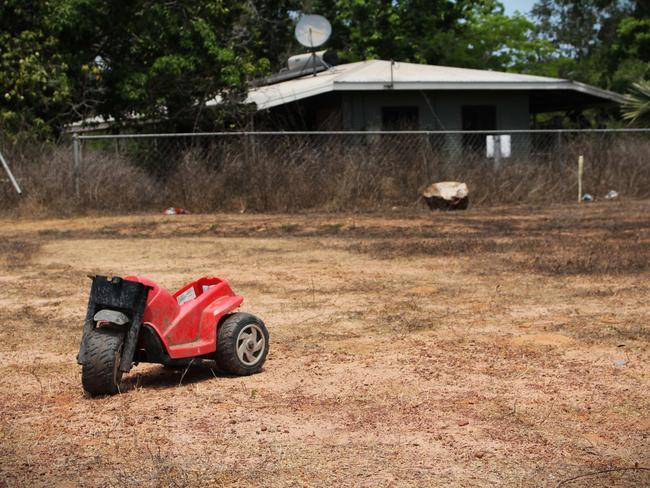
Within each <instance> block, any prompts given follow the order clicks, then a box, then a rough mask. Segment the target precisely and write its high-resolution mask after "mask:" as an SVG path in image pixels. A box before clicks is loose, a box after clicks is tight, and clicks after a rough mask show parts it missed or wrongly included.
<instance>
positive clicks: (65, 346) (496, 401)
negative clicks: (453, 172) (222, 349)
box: [0, 202, 650, 488]
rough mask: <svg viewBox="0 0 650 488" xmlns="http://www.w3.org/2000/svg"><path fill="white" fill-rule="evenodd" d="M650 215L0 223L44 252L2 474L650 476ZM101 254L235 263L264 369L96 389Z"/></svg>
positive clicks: (148, 369)
mask: <svg viewBox="0 0 650 488" xmlns="http://www.w3.org/2000/svg"><path fill="white" fill-rule="evenodd" d="M649 214H650V203H649V202H636V203H629V202H628V203H619V204H594V205H582V206H577V205H572V206H567V207H554V208H547V209H531V208H524V207H518V208H509V209H505V208H501V209H488V210H476V209H474V210H470V211H468V212H465V213H462V214H433V215H431V214H430V213H428V212H424V211H422V212H395V213H393V214H392V215H391V216H385V215H380V214H342V215H333V214H329V215H323V214H311V215H263V214H256V215H239V214H237V215H223V214H217V215H190V216H177V217H165V216H162V215H159V214H155V215H135V216H122V217H110V216H105V217H91V218H89V217H78V218H71V219H68V220H61V219H56V220H45V219H40V220H30V219H25V218H22V219H4V220H2V222H0V223H1V225H0V242H1V243H3V244H2V245H3V246H4V247H3V256H4V255H5V251H6V253H7V254H11V255H14V256H19V255H20V256H23V254H20V253H22V246H20V244H19V243H20V242H23V243H27V244H28V245H31V246H33V247H32V248H31V249H32V251H31V254H30V255H27V254H24V256H25V258H24V259H23V258H22V257H20V258H19V259H21V260H22V261H24V263H25V264H24V266H21V267H10V266H9V264H10V262H11V261H12V259H9V260H3V261H2V262H1V263H0V271H1V272H0V289H1V290H2V293H1V294H0V323H2V327H0V374H2V378H3V381H2V383H1V384H0V480H1V481H0V486H7V487H13V486H81V487H97V486H99V487H116V486H142V487H160V486H178V487H181V486H224V487H234V486H243V485H248V486H264V487H270V488H274V487H285V486H310V487H312V486H313V487H329V486H334V485H336V486H341V487H355V488H356V487H363V486H366V487H371V486H372V487H392V486H404V487H406V486H413V487H416V486H417V487H420V486H440V485H444V486H462V487H465V486H495V485H496V486H521V487H539V486H548V487H556V486H558V485H560V484H561V483H563V484H562V485H561V486H564V487H571V488H575V487H582V486H584V487H586V486H608V487H609V486H613V487H628V486H645V485H648V483H650V472H648V471H647V469H642V468H648V467H650V466H649V464H650V462H649V460H650V438H648V435H647V432H648V431H650V423H648V416H647V412H648V410H649V409H650V399H649V398H648V395H647V391H648V389H649V388H650V371H649V369H648V361H649V360H650V350H649V349H648V341H649V340H650V328H649V327H648V324H647V317H648V315H649V313H650V309H649V307H648V304H647V296H648V293H649V292H650V285H649V283H650V270H649V269H648V267H647V264H644V263H643V261H642V260H640V258H646V261H647V258H648V255H649V252H648V244H649V243H650V222H649V221H648V215H649ZM5 243H8V244H5ZM482 243H484V244H482ZM601 248H602V250H601ZM616 253H618V255H619V257H616V256H615V254H616ZM635 255H638V256H640V258H639V259H637V258H635V257H634V256H635ZM576 256H584V258H585V261H584V262H579V263H578V264H577V265H575V267H573V266H574V265H573V264H572V263H573V261H572V260H573V259H574V258H575V257H576ZM3 259H4V258H3ZM535 259H539V260H538V261H535ZM540 260H541V261H540ZM569 261H571V262H569ZM93 272H102V273H106V274H112V273H115V274H121V275H124V274H127V273H137V274H143V275H146V276H149V277H151V278H152V279H154V280H156V281H159V282H160V283H162V284H164V285H166V286H168V287H169V288H174V287H177V286H180V285H182V284H183V283H184V282H186V281H188V280H190V279H193V278H195V277H197V276H200V275H203V274H208V273H214V274H217V275H222V276H224V277H227V278H229V279H230V281H231V284H232V285H233V287H234V288H235V290H237V291H238V292H241V293H242V294H243V295H244V296H245V297H246V302H245V310H247V311H250V312H253V313H255V314H257V315H259V316H260V317H262V318H263V319H264V320H265V322H266V323H267V324H268V326H269V328H270V331H271V353H270V356H269V360H268V362H267V365H266V367H265V370H264V371H263V372H262V373H261V374H259V375H254V376H251V377H245V378H233V377H228V376H224V375H222V374H221V373H219V372H218V371H215V370H213V368H211V366H210V364H209V363H208V362H203V363H197V364H195V365H193V366H192V367H191V368H190V369H189V370H188V371H187V372H183V371H178V372H172V371H168V370H164V369H163V368H160V367H158V366H149V365H139V366H138V367H137V368H135V369H134V371H133V372H132V373H130V374H129V375H127V377H126V380H125V383H124V387H125V388H124V390H123V393H122V394H121V395H117V396H114V397H109V398H99V399H88V398H86V397H84V395H83V394H82V392H81V387H80V381H79V367H78V366H77V365H76V364H75V359H74V358H75V354H76V352H77V348H78V340H79V333H80V330H81V322H82V320H83V315H84V313H85V307H86V299H87V296H86V294H87V292H88V286H89V280H88V279H87V278H86V277H85V275H86V274H87V273H93ZM44 460H47V462H44Z"/></svg>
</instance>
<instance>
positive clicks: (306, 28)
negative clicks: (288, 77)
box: [295, 15, 332, 76]
mask: <svg viewBox="0 0 650 488" xmlns="http://www.w3.org/2000/svg"><path fill="white" fill-rule="evenodd" d="M330 35H332V25H331V24H330V23H329V21H328V20H327V19H326V18H325V17H323V16H322V15H303V16H302V17H301V19H300V20H299V21H298V24H297V25H296V31H295V36H296V40H297V41H298V42H299V43H300V44H302V45H303V46H305V47H307V48H309V49H310V50H311V56H310V57H309V59H308V60H307V62H306V63H305V67H308V66H309V65H310V64H311V66H312V68H313V70H314V76H316V65H317V64H320V65H321V66H324V67H325V69H329V68H330V66H329V65H328V64H327V63H326V62H325V61H323V60H322V59H321V57H320V56H318V55H317V54H316V48H317V47H320V46H322V45H323V44H325V43H326V42H327V40H328V39H329V38H330Z"/></svg>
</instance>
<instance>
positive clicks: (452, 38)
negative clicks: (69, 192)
mask: <svg viewBox="0 0 650 488" xmlns="http://www.w3.org/2000/svg"><path fill="white" fill-rule="evenodd" d="M649 8H650V7H648V6H647V4H646V2H641V1H636V2H635V1H632V0H580V1H578V0H539V1H538V2H537V4H536V5H535V7H534V9H533V14H534V19H535V21H531V20H530V19H529V18H527V17H524V16H522V15H520V14H515V15H512V16H508V15H506V14H505V13H504V9H503V6H502V4H501V3H500V2H499V1H498V0H455V1H449V0H247V1H242V0H203V1H201V2H195V1H192V0H170V1H166V2H151V1H146V0H132V1H128V0H112V1H107V0H43V1H40V2H25V1H23V0H5V1H4V2H2V3H1V4H0V124H1V128H2V129H3V130H4V131H7V132H17V131H20V130H22V129H24V128H29V129H30V130H36V132H37V133H38V134H40V135H43V136H51V135H56V134H57V132H58V131H59V130H60V129H61V127H62V126H63V124H65V123H67V122H71V121H75V120H80V119H85V118H88V117H93V116H96V115H102V116H104V117H106V118H108V117H112V118H114V119H115V121H116V125H118V126H119V125H125V124H129V123H130V121H131V120H132V119H133V116H134V115H137V116H141V117H142V119H146V120H148V121H154V122H155V123H157V124H158V125H159V126H160V127H158V129H161V130H198V129H200V130H205V129H211V128H222V127H231V124H232V123H233V122H237V121H240V122H241V121H243V120H244V119H245V118H246V117H247V114H248V112H247V111H246V110H244V109H242V106H241V103H240V102H241V101H242V100H243V99H244V95H245V93H246V90H247V86H248V82H249V81H250V80H251V79H252V78H255V77H258V76H260V75H262V74H266V73H268V72H269V71H277V70H278V69H279V68H280V67H282V66H283V65H284V62H285V61H286V58H287V57H288V56H289V55H290V54H294V53H296V51H297V50H298V46H297V45H296V43H295V41H294V40H293V27H294V22H295V20H296V18H297V17H298V16H299V15H300V13H301V12H304V13H319V14H322V15H325V16H326V17H327V18H329V19H330V20H331V22H332V26H333V35H332V39H331V40H330V41H329V42H328V44H327V47H328V48H329V49H334V50H336V51H338V53H339V55H340V56H341V58H342V59H343V60H344V61H357V60H363V59H373V58H381V59H395V60H398V61H405V62H415V63H428V64H441V65H449V66H462V67H470V68H478V69H492V70H504V71H515V72H522V73H530V74H542V75H548V76H559V77H563V78H571V79H577V80H580V81H584V82H587V83H592V84H596V85H599V86H603V87H605V88H610V89H615V90H619V91H626V90H627V89H628V88H629V87H630V86H631V84H632V83H633V82H637V81H639V80H644V79H648V78H650V18H649V17H648V15H650V11H649ZM215 97H221V99H222V100H223V101H224V102H225V103H224V104H222V105H220V110H213V109H210V110H208V109H206V108H205V102H206V101H207V100H210V99H213V98H215Z"/></svg>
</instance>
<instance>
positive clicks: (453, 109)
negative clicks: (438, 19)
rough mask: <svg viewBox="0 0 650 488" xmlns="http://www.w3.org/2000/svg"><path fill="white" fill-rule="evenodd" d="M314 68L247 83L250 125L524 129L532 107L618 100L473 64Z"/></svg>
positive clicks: (466, 141) (456, 142)
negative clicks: (253, 119)
mask: <svg viewBox="0 0 650 488" xmlns="http://www.w3.org/2000/svg"><path fill="white" fill-rule="evenodd" d="M319 69H320V68H319ZM316 71H317V70H314V71H313V72H312V70H311V69H306V70H302V71H300V70H297V71H294V72H293V73H292V72H286V73H284V74H280V75H278V76H275V77H272V78H271V79H269V80H268V83H267V84H264V85H262V86H258V87H255V88H253V89H251V90H250V91H249V93H248V99H247V101H248V102H250V103H255V105H256V106H257V111H258V114H259V115H258V117H257V118H258V119H259V120H260V123H258V124H257V128H260V127H261V125H262V124H264V127H265V128H268V129H276V130H343V131H381V130H384V131H385V130H431V131H480V132H484V133H489V132H492V131H527V130H529V129H531V125H532V121H533V119H534V115H535V114H540V113H547V112H570V111H580V110H583V109H586V108H592V107H598V106H612V105H616V104H620V103H622V102H623V96H622V95H619V94H617V93H613V92H610V91H607V90H603V89H600V88H596V87H594V86H590V85H586V84H583V83H578V82H575V81H569V80H564V79H558V78H549V77H544V76H531V75H522V74H515V73H503V72H496V71H486V70H478V69H467V68H453V67H448V66H432V65H422V64H413V63H401V62H392V61H382V60H372V61H361V62H357V63H349V64H342V65H338V66H334V67H331V68H329V69H324V70H323V69H321V70H320V72H316ZM212 103H213V104H214V103H218V102H217V101H214V102H212ZM262 115H263V116H262ZM446 137H447V145H448V146H450V147H451V146H453V147H463V148H465V149H467V148H468V147H470V146H471V148H472V149H474V150H477V151H484V150H485V137H483V138H480V139H477V138H476V137H468V135H467V134H448V135H447V136H446ZM518 139H519V141H518V145H517V146H518V148H519V149H518V150H519V151H522V152H527V151H528V147H527V145H528V142H527V141H528V140H529V135H528V134H518ZM477 141H478V144H477Z"/></svg>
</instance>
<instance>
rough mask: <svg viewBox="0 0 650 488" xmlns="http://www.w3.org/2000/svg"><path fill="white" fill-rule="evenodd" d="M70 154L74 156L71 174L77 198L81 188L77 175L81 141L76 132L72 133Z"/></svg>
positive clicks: (78, 172) (79, 170) (78, 173)
mask: <svg viewBox="0 0 650 488" xmlns="http://www.w3.org/2000/svg"><path fill="white" fill-rule="evenodd" d="M72 156H73V158H74V166H73V171H72V176H73V178H74V194H75V196H76V197H77V198H79V196H80V194H81V189H80V188H79V176H80V173H81V143H80V142H79V134H77V133H76V132H75V133H74V134H72Z"/></svg>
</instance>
